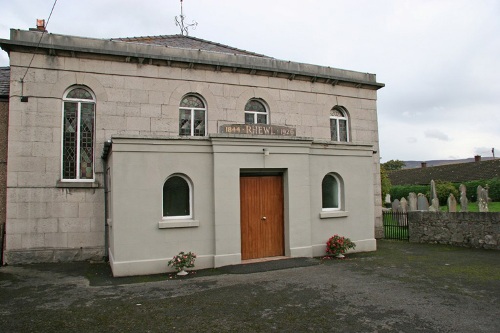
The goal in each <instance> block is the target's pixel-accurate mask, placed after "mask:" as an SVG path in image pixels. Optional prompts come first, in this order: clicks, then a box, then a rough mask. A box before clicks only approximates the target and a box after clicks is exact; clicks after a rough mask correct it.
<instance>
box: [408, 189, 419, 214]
mask: <svg viewBox="0 0 500 333" xmlns="http://www.w3.org/2000/svg"><path fill="white" fill-rule="evenodd" d="M416 210H417V195H416V194H415V193H413V192H411V193H410V194H409V195H408V211H410V212H414V211H416Z"/></svg>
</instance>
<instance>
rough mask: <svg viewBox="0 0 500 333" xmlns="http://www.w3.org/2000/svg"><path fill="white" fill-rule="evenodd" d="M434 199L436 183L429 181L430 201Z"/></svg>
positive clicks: (435, 196)
mask: <svg viewBox="0 0 500 333" xmlns="http://www.w3.org/2000/svg"><path fill="white" fill-rule="evenodd" d="M436 198H437V194H436V183H435V182H434V180H431V201H432V200H433V199H436ZM438 208H439V207H438Z"/></svg>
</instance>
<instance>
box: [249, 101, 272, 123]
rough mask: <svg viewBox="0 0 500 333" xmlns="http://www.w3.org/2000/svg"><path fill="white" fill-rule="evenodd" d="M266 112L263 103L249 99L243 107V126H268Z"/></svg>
mask: <svg viewBox="0 0 500 333" xmlns="http://www.w3.org/2000/svg"><path fill="white" fill-rule="evenodd" d="M268 118H269V117H268V111H267V108H266V106H265V105H264V103H262V102H261V101H260V100H258V99H251V100H249V101H248V102H247V104H246V105H245V124H268Z"/></svg>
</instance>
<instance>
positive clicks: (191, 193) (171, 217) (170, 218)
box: [161, 174, 193, 220]
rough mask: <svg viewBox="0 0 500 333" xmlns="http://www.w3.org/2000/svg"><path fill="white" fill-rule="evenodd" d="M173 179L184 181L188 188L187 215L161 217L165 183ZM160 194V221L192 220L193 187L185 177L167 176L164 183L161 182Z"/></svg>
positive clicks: (178, 175)
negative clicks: (178, 178)
mask: <svg viewBox="0 0 500 333" xmlns="http://www.w3.org/2000/svg"><path fill="white" fill-rule="evenodd" d="M173 177H180V178H182V179H184V181H185V182H186V183H187V184H188V187H189V215H178V216H164V215H163V210H164V208H165V207H163V205H164V199H165V191H164V188H165V184H166V183H167V181H168V180H169V179H171V178H173ZM161 193H162V195H161V215H162V220H191V219H193V186H192V184H191V181H190V180H189V178H187V177H186V176H184V175H181V174H173V175H170V176H168V177H167V179H165V181H164V182H163V186H162V191H161Z"/></svg>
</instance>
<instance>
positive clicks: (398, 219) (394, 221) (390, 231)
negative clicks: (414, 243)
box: [382, 211, 410, 240]
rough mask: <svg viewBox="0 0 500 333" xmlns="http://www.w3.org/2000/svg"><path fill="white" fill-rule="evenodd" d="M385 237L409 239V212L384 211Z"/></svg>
mask: <svg viewBox="0 0 500 333" xmlns="http://www.w3.org/2000/svg"><path fill="white" fill-rule="evenodd" d="M382 218H383V223H384V238H385V239H401V240H409V239H410V235H409V233H408V213H403V212H393V211H387V212H382Z"/></svg>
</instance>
